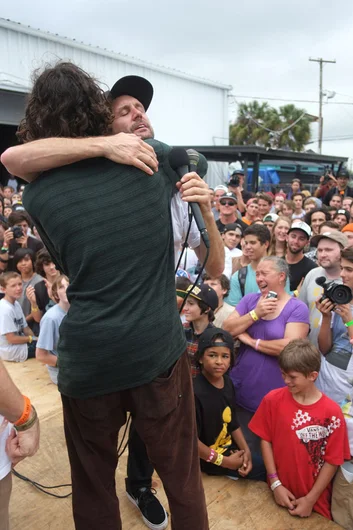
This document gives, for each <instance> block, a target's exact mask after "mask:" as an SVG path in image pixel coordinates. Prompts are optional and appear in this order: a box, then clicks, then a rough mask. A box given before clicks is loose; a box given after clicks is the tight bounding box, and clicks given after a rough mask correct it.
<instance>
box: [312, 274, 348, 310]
mask: <svg viewBox="0 0 353 530" xmlns="http://www.w3.org/2000/svg"><path fill="white" fill-rule="evenodd" d="M315 281H316V283H317V284H318V285H320V286H321V287H322V288H323V290H324V292H323V295H322V297H321V299H320V302H322V301H323V300H326V299H327V298H328V299H329V300H330V302H332V303H333V304H337V305H344V304H349V302H350V301H351V300H352V299H353V294H352V291H351V289H350V288H349V287H348V286H347V285H341V284H339V283H335V282H334V281H331V282H328V281H326V278H325V276H320V277H319V278H317V279H316V280H315Z"/></svg>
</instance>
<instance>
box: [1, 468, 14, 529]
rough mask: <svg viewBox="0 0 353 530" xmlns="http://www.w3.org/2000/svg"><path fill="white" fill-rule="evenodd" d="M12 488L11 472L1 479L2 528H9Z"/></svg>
mask: <svg viewBox="0 0 353 530" xmlns="http://www.w3.org/2000/svg"><path fill="white" fill-rule="evenodd" d="M11 490H12V476H11V473H9V474H8V475H6V477H4V478H3V479H2V480H0V530H9V528H10V525H9V504H10V496H11Z"/></svg>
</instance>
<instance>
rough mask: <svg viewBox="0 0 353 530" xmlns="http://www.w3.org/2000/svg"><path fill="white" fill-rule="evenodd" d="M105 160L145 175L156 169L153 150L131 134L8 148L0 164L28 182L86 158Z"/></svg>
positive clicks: (60, 139)
mask: <svg viewBox="0 0 353 530" xmlns="http://www.w3.org/2000/svg"><path fill="white" fill-rule="evenodd" d="M96 157H105V158H109V159H110V160H112V161H113V162H116V163H118V164H126V165H129V166H135V167H137V168H138V169H141V170H142V171H144V172H145V173H147V174H148V175H153V173H154V171H157V170H158V161H157V157H156V154H155V152H154V150H153V148H152V147H151V146H150V145H148V144H147V143H146V142H144V141H143V140H141V138H139V137H138V136H136V135H134V134H125V133H119V134H115V135H112V136H100V137H89V138H45V139H43V140H36V141H34V142H28V143H26V144H23V145H18V146H15V147H10V148H9V149H7V150H6V151H5V152H4V153H3V154H2V155H1V162H2V163H3V164H4V166H5V167H6V169H7V171H8V172H9V173H11V175H15V176H17V177H20V178H23V179H24V180H26V181H27V182H32V181H33V180H35V179H36V178H37V176H38V175H39V174H40V173H42V172H43V171H48V170H49V169H53V168H56V167H61V166H66V165H68V164H73V163H74V162H78V161H80V160H84V159H87V158H96Z"/></svg>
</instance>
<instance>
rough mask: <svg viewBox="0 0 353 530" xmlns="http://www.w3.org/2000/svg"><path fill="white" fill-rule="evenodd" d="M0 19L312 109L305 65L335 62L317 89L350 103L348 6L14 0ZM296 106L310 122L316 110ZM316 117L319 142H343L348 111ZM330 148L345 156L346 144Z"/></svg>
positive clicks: (313, 93) (351, 114) (311, 73)
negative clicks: (323, 138) (321, 120)
mask: <svg viewBox="0 0 353 530" xmlns="http://www.w3.org/2000/svg"><path fill="white" fill-rule="evenodd" d="M2 16H3V17H4V18H10V19H11V20H15V21H18V22H21V23H23V24H29V25H31V26H33V27H34V28H41V29H42V30H48V31H51V32H53V33H58V34H59V35H63V36H67V37H69V38H75V39H76V40H79V41H80V40H82V41H84V42H85V43H90V44H91V45H93V46H97V45H98V46H101V47H103V48H107V49H109V50H113V51H116V52H121V53H123V54H127V55H130V56H135V57H138V58H140V59H143V60H146V61H149V62H151V63H155V64H161V65H163V66H168V67H171V68H176V69H179V70H182V71H185V72H188V73H190V74H193V75H196V76H200V77H205V78H209V79H213V80H216V81H220V82H222V83H224V84H230V85H232V86H233V93H234V94H245V95H250V96H265V97H266V96H267V97H281V98H285V99H286V98H288V99H310V100H315V101H317V100H318V91H319V88H318V83H319V67H318V64H317V63H313V62H309V60H308V59H309V56H312V57H323V58H325V59H336V60H337V63H336V64H335V65H327V66H325V68H324V88H327V89H330V90H335V91H336V92H338V93H340V94H348V95H352V99H349V98H342V97H341V96H338V95H337V96H336V98H335V100H336V101H339V100H340V101H347V102H351V103H353V83H352V74H351V68H350V65H351V64H352V63H353V47H352V46H351V28H352V24H353V10H352V7H351V0H341V1H340V2H338V3H337V2H336V3H334V2H333V3H331V2H328V1H325V2H324V1H323V0H310V1H308V0H297V2H292V3H288V2H287V3H284V2H283V1H279V0H267V1H266V2H264V1H263V0H253V1H252V2H248V3H242V4H241V3H240V2H234V1H233V0H221V1H218V2H214V0H203V2H202V3H201V2H197V3H196V2H189V1H187V0H179V1H178V2H166V1H165V0H154V1H153V2H149V3H148V2H146V1H145V0H134V2H131V1H130V0H118V1H113V0H105V1H104V0H103V1H101V2H100V3H98V2H96V0H85V1H83V0H70V1H68V0H61V2H60V3H52V4H51V5H50V13H49V11H48V3H47V2H46V1H44V0H36V2H34V3H32V4H30V3H28V2H27V1H24V0H13V2H11V3H7V5H6V6H3V8H2ZM246 101H249V100H246ZM333 101H334V100H333ZM272 103H273V104H277V103H276V102H272ZM281 104H283V103H280V102H278V104H277V106H279V105H281ZM298 106H300V107H304V108H305V109H306V110H307V111H308V112H310V113H311V114H317V113H318V105H317V104H309V103H308V104H304V103H303V104H299V103H298ZM231 109H232V108H230V110H231ZM233 110H234V107H233ZM324 118H325V120H324V136H328V135H336V136H337V135H341V134H345V133H347V134H348V133H350V131H351V130H352V126H353V106H346V107H344V106H338V105H330V106H325V108H324ZM339 145H340V147H338V148H339V150H340V154H343V153H342V152H343V151H344V152H345V153H346V154H347V155H349V154H350V149H351V148H352V147H353V142H352V144H349V142H341V144H339ZM336 147H337V146H336ZM325 149H326V145H325Z"/></svg>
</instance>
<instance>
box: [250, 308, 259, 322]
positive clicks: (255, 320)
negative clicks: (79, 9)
mask: <svg viewBox="0 0 353 530" xmlns="http://www.w3.org/2000/svg"><path fill="white" fill-rule="evenodd" d="M249 315H250V316H251V318H252V319H253V321H254V322H257V321H258V320H259V317H258V316H257V314H256V313H255V310H254V309H253V310H252V311H250V313H249Z"/></svg>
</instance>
